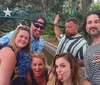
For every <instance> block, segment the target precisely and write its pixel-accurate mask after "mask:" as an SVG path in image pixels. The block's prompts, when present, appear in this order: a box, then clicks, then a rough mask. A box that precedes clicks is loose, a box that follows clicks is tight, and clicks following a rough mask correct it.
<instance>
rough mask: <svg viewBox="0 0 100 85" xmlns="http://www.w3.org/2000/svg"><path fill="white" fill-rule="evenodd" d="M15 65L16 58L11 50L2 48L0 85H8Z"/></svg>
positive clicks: (0, 51)
mask: <svg viewBox="0 0 100 85" xmlns="http://www.w3.org/2000/svg"><path fill="white" fill-rule="evenodd" d="M5 52H6V53H5ZM15 65H16V56H15V53H14V52H13V51H12V49H10V48H8V47H4V48H2V49H1V50H0V85H10V80H11V76H12V74H13V71H14V68H15Z"/></svg>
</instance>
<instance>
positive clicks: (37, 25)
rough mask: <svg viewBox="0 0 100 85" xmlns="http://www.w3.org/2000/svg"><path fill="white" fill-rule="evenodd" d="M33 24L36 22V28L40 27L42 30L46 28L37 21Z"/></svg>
mask: <svg viewBox="0 0 100 85" xmlns="http://www.w3.org/2000/svg"><path fill="white" fill-rule="evenodd" d="M33 24H34V26H35V27H36V28H40V29H41V30H44V29H45V27H44V26H40V25H39V24H37V23H33Z"/></svg>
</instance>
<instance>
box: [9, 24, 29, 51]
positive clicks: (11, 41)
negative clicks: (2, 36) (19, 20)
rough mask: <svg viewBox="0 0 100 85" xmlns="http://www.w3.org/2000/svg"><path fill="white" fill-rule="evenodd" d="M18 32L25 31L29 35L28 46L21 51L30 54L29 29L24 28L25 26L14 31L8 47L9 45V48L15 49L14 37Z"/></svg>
mask: <svg viewBox="0 0 100 85" xmlns="http://www.w3.org/2000/svg"><path fill="white" fill-rule="evenodd" d="M20 30H26V31H27V32H28V33H29V35H30V38H29V42H28V44H27V45H26V46H25V47H23V48H22V49H23V50H25V51H28V52H30V45H31V34H30V28H29V27H28V26H25V25H22V26H18V27H17V28H16V30H15V31H14V34H13V36H12V38H11V40H10V42H9V43H8V45H11V46H12V47H13V48H14V50H15V48H16V45H15V38H16V35H17V34H18V33H19V32H20ZM15 51H16V50H15Z"/></svg>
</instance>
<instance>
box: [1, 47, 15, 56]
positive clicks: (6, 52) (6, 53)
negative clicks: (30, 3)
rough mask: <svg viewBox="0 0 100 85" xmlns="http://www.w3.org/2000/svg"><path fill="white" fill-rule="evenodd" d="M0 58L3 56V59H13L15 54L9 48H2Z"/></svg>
mask: <svg viewBox="0 0 100 85" xmlns="http://www.w3.org/2000/svg"><path fill="white" fill-rule="evenodd" d="M0 56H1V57H2V56H3V58H4V57H6V56H7V57H14V56H15V53H14V52H13V50H12V49H11V48H9V47H4V48H2V49H1V50H0ZM7 57H6V58H7Z"/></svg>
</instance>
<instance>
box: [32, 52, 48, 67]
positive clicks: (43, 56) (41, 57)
mask: <svg viewBox="0 0 100 85" xmlns="http://www.w3.org/2000/svg"><path fill="white" fill-rule="evenodd" d="M31 56H32V59H33V58H39V59H42V60H43V62H44V65H45V66H46V65H47V59H46V56H45V55H44V53H43V52H34V53H31Z"/></svg>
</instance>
